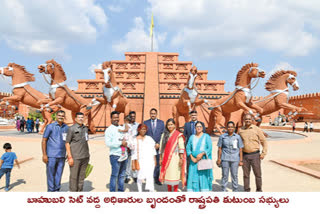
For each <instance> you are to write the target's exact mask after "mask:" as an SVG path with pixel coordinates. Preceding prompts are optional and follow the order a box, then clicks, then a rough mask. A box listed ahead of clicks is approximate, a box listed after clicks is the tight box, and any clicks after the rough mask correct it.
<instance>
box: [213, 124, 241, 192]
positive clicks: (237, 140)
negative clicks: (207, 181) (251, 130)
mask: <svg viewBox="0 0 320 214" xmlns="http://www.w3.org/2000/svg"><path fill="white" fill-rule="evenodd" d="M234 130H235V124H234V122H232V121H229V122H228V123H227V133H224V134H223V135H221V136H220V138H219V141H218V160H217V165H218V166H221V168H222V181H221V187H222V191H223V192H226V191H227V184H228V180H229V171H230V172H231V180H232V190H233V192H237V191H238V167H239V166H242V165H243V163H242V148H243V142H242V139H241V137H240V135H238V134H236V133H234Z"/></svg>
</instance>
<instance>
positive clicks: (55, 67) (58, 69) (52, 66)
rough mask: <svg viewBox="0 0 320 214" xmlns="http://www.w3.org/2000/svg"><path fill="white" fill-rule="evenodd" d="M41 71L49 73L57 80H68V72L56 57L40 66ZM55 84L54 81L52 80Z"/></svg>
mask: <svg viewBox="0 0 320 214" xmlns="http://www.w3.org/2000/svg"><path fill="white" fill-rule="evenodd" d="M38 69H39V72H40V73H42V74H49V75H51V78H52V79H53V80H55V82H62V81H65V80H67V77H66V74H65V72H64V70H63V68H62V66H61V65H60V64H59V63H57V62H56V61H55V60H54V59H51V60H47V61H46V63H44V64H41V65H39V66H38ZM51 84H53V82H51Z"/></svg>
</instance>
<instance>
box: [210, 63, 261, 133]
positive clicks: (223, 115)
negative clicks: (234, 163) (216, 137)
mask: <svg viewBox="0 0 320 214" xmlns="http://www.w3.org/2000/svg"><path fill="white" fill-rule="evenodd" d="M264 77H265V72H264V71H263V70H261V69H260V68H258V64H257V63H248V64H246V65H244V66H243V67H242V68H241V70H240V71H239V72H238V74H237V79H236V82H235V86H236V89H235V90H234V91H233V92H232V93H231V94H230V95H228V96H226V97H223V98H221V99H219V100H218V101H217V102H215V105H216V106H215V107H209V110H211V112H210V116H209V124H208V133H209V134H211V133H212V132H213V129H214V127H216V128H217V130H218V132H219V133H220V134H222V130H221V128H220V127H225V126H226V123H227V122H228V121H229V120H230V117H231V113H232V112H235V111H238V110H239V109H242V110H244V112H246V113H250V114H252V115H254V113H253V109H255V110H256V111H257V112H258V114H256V115H255V118H256V119H258V118H259V115H261V114H262V112H263V109H262V108H261V107H260V106H258V105H256V104H254V103H252V93H251V90H252V87H251V84H252V83H251V79H255V78H258V79H256V80H257V83H258V80H259V78H264ZM257 83H256V85H257ZM256 85H255V86H256ZM255 86H254V87H255ZM223 119H224V121H225V123H224V124H223Z"/></svg>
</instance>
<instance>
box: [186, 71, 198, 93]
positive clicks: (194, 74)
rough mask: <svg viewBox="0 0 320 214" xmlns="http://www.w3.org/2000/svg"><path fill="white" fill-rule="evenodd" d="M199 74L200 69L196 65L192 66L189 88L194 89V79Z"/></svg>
mask: <svg viewBox="0 0 320 214" xmlns="http://www.w3.org/2000/svg"><path fill="white" fill-rule="evenodd" d="M197 75H198V69H197V67H196V66H192V68H191V69H190V73H189V81H188V88H189V89H192V88H193V85H194V81H195V79H196V77H197Z"/></svg>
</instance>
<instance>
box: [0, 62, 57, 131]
mask: <svg viewBox="0 0 320 214" xmlns="http://www.w3.org/2000/svg"><path fill="white" fill-rule="evenodd" d="M0 71H1V74H3V75H5V76H9V77H12V87H13V89H12V93H13V96H11V97H4V98H3V101H2V102H1V103H0V104H7V105H8V103H7V102H9V103H10V104H12V103H16V102H21V103H23V104H26V105H28V106H31V107H33V108H36V109H41V110H42V111H41V114H42V116H43V119H44V125H43V126H42V127H41V128H40V131H39V132H40V133H43V131H44V128H45V127H46V125H47V124H50V123H51V122H52V118H51V113H49V112H48V111H46V110H43V108H42V107H43V106H41V104H39V103H37V102H38V100H41V99H48V98H47V96H46V95H44V94H43V93H41V92H40V91H38V90H36V89H34V88H32V87H31V86H30V85H29V82H33V81H34V80H35V78H34V77H33V74H31V73H29V72H27V71H26V69H25V67H24V66H21V65H18V64H15V63H9V64H8V66H7V67H4V68H0ZM52 108H53V109H59V107H57V106H52Z"/></svg>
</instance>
